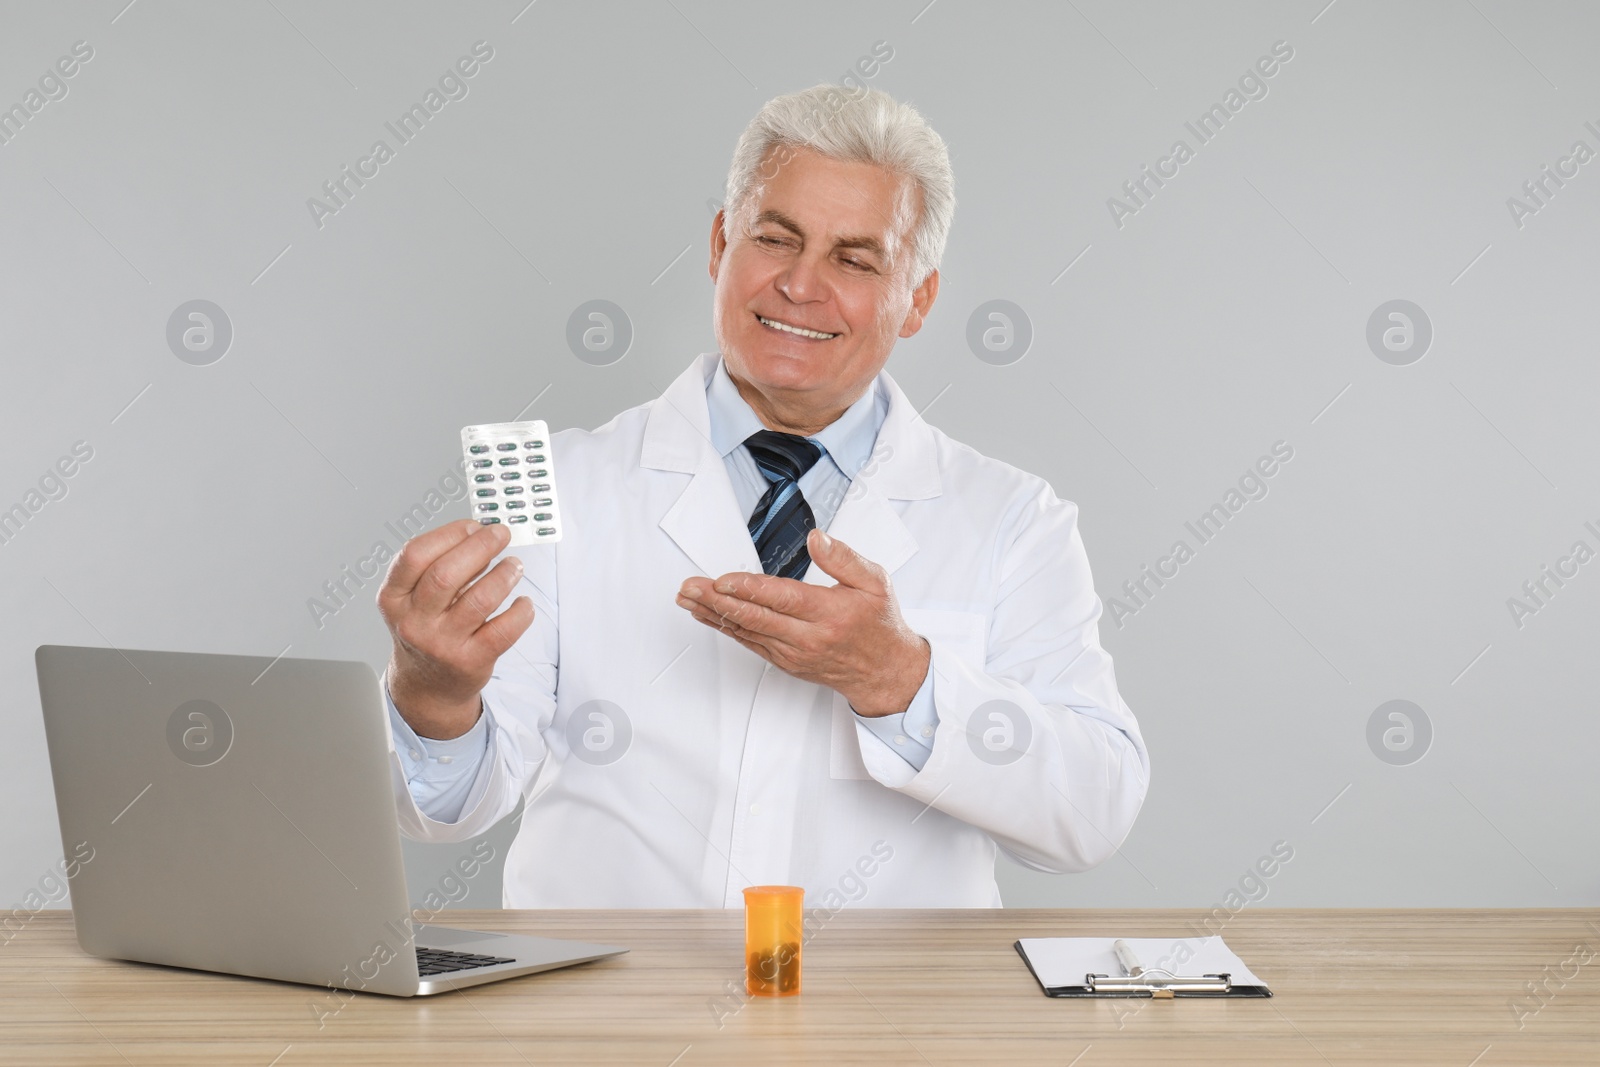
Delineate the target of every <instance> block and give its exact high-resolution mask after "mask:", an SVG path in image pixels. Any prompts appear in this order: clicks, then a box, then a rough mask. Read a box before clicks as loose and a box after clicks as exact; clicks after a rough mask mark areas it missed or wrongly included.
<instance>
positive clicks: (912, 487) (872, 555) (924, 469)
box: [805, 372, 942, 585]
mask: <svg viewBox="0 0 1600 1067" xmlns="http://www.w3.org/2000/svg"><path fill="white" fill-rule="evenodd" d="M881 377H882V383H883V386H884V388H885V389H886V390H887V391H888V394H889V411H888V413H887V414H886V415H885V416H884V419H883V426H882V427H880V428H879V430H878V437H877V440H876V441H875V442H873V446H872V455H871V457H870V458H869V459H868V460H867V463H866V465H865V466H864V467H862V468H861V470H859V471H857V472H856V473H855V476H854V478H853V479H852V480H851V483H850V489H849V491H848V492H847V493H846V494H845V499H844V502H843V503H842V504H840V506H839V510H838V512H837V513H836V514H835V515H834V517H833V522H832V523H831V524H830V525H829V527H828V534H829V535H830V536H832V537H837V538H838V539H839V540H841V541H843V542H844V543H845V544H847V545H849V546H850V547H851V548H852V549H854V550H855V551H856V552H857V554H859V555H861V556H863V557H865V558H866V559H869V560H872V561H873V562H874V563H877V564H878V565H880V566H881V567H883V569H884V570H885V571H887V572H888V573H889V574H893V573H894V572H895V571H896V570H897V569H898V568H899V567H900V566H901V565H903V564H904V563H905V562H906V560H908V559H910V558H911V557H912V556H913V555H915V554H916V551H917V539H916V538H915V537H913V536H912V534H911V531H910V530H908V529H907V528H906V524H905V523H904V522H903V521H901V518H900V516H899V515H898V514H896V513H895V510H894V508H893V507H892V506H891V505H890V503H889V501H890V500H926V499H928V498H930V497H936V496H938V495H940V493H941V492H942V484H941V480H940V477H939V457H938V453H937V451H936V449H935V444H934V439H933V431H932V430H930V429H929V428H928V424H927V423H925V422H923V421H922V416H921V415H919V414H917V411H916V409H915V408H914V407H912V405H911V401H910V400H909V399H908V398H907V397H906V395H905V393H904V392H902V391H901V389H900V386H899V384H898V383H897V382H896V381H895V380H894V379H893V378H891V377H889V375H888V373H887V372H885V373H884V374H883V375H882V376H881ZM805 580H806V581H807V582H810V583H811V584H813V585H833V584H834V580H833V579H832V578H831V577H829V576H828V575H827V574H825V573H824V572H823V570H822V568H820V567H818V566H817V565H816V563H815V562H813V563H812V564H811V567H810V569H809V570H807V571H806V578H805Z"/></svg>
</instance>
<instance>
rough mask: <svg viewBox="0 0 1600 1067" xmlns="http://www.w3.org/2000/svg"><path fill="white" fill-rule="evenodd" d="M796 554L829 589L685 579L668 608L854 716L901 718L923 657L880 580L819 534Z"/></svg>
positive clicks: (765, 579) (731, 577)
mask: <svg viewBox="0 0 1600 1067" xmlns="http://www.w3.org/2000/svg"><path fill="white" fill-rule="evenodd" d="M806 549H807V551H809V552H810V553H811V559H812V561H813V562H815V563H816V564H817V566H818V567H821V568H822V570H823V572H824V573H825V574H827V575H829V576H830V577H831V578H833V579H834V580H835V581H837V582H838V583H839V584H838V585H835V586H833V587H831V588H830V587H826V586H819V585H808V584H807V583H805V582H799V581H795V580H794V579H792V578H776V577H773V576H771V575H766V574H750V573H748V572H745V571H734V572H732V573H729V574H724V575H723V576H722V577H720V578H717V579H715V580H714V581H713V580H712V579H710V578H701V577H699V576H696V577H693V578H689V579H687V580H686V581H685V582H684V583H683V587H682V588H681V589H680V590H679V592H678V599H677V603H678V606H679V607H681V608H684V609H686V610H687V611H689V612H690V613H691V614H692V615H694V617H695V618H696V619H699V620H700V621H701V622H703V623H705V624H706V625H707V626H710V627H712V628H713V629H716V630H720V631H721V632H722V633H725V634H727V635H728V636H729V637H731V638H733V639H734V640H735V641H737V642H739V643H740V644H741V645H743V646H744V647H746V648H748V649H750V651H752V652H754V653H756V654H757V655H759V656H760V657H761V658H763V659H765V660H766V661H767V662H768V663H771V664H772V665H773V666H775V667H778V668H779V669H780V670H783V671H785V672H787V673H789V674H791V675H793V676H794V677H796V678H799V679H801V680H803V681H807V682H815V683H816V684H818V685H825V686H827V687H829V688H830V689H833V690H836V691H837V692H839V693H840V694H842V695H843V696H844V697H845V699H847V700H849V701H850V706H851V707H852V708H854V709H855V711H856V713H857V714H859V715H864V716H867V717H868V718H876V717H878V716H882V715H894V714H897V713H899V712H902V711H905V710H906V708H907V707H909V706H910V705H911V698H912V697H914V696H916V695H917V690H918V689H919V688H920V687H921V685H922V681H923V679H924V678H925V677H926V676H927V673H928V668H929V659H930V657H931V655H932V649H931V646H929V644H928V642H927V640H926V639H925V638H923V637H921V636H920V635H919V634H917V633H915V632H913V631H912V629H911V628H910V627H909V626H907V625H906V621H905V619H903V618H901V616H900V607H899V604H898V603H896V601H895V596H894V589H893V588H892V587H891V586H890V584H889V575H888V574H887V573H886V572H885V571H884V569H883V568H882V567H880V566H879V565H878V564H876V563H874V562H872V561H871V560H869V559H865V558H863V557H862V556H860V555H857V554H856V552H855V551H854V550H853V549H851V548H850V547H849V546H848V545H846V544H845V543H844V542H842V541H840V540H838V539H836V538H832V537H829V536H828V535H827V534H825V533H823V532H822V531H821V530H812V531H811V533H810V535H809V537H808V538H807V540H806Z"/></svg>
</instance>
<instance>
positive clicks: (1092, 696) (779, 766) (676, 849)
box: [393, 354, 1149, 909]
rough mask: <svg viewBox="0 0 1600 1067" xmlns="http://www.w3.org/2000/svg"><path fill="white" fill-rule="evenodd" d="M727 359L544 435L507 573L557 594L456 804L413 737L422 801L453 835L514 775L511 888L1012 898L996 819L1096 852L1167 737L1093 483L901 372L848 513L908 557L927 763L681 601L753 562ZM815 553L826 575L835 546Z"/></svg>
mask: <svg viewBox="0 0 1600 1067" xmlns="http://www.w3.org/2000/svg"><path fill="white" fill-rule="evenodd" d="M716 361H717V357H716V356H715V355H714V354H713V355H703V356H701V357H699V358H698V359H696V360H695V362H694V363H693V365H691V366H690V367H689V368H688V369H687V370H686V371H685V372H684V373H683V374H682V375H681V376H679V378H678V379H677V380H676V381H675V382H673V383H672V385H671V386H670V387H669V388H668V389H667V391H666V392H665V393H664V394H663V395H662V396H661V397H659V398H657V399H656V400H654V401H652V402H650V403H647V404H643V405H640V406H639V407H636V408H632V409H630V410H628V411H624V412H622V413H621V414H619V415H618V416H616V417H615V418H614V419H612V420H611V421H610V422H608V423H606V424H605V425H604V426H601V427H600V428H598V429H596V430H593V431H586V430H580V429H571V430H563V431H561V432H559V433H556V434H555V435H553V439H552V445H553V453H554V460H555V465H556V470H555V474H556V478H557V490H558V492H559V494H560V501H559V503H560V507H561V512H562V519H563V522H564V524H565V526H564V532H563V537H562V540H561V541H560V542H559V543H558V544H556V545H547V546H534V547H529V548H524V549H516V550H514V551H516V552H517V553H518V554H519V555H520V556H521V557H522V560H523V562H524V564H525V566H526V575H525V577H526V582H525V583H522V584H520V585H519V588H518V589H517V590H516V591H515V593H514V595H517V594H528V595H533V596H534V598H535V605H536V607H537V608H538V609H539V610H538V612H537V617H536V618H535V621H534V623H533V625H532V626H531V627H530V628H529V630H528V632H527V633H526V634H525V635H524V636H523V637H522V639H521V640H520V641H519V642H518V644H517V646H516V647H515V648H514V649H513V650H512V651H511V652H509V653H507V654H506V655H504V656H502V657H501V658H500V661H499V663H498V665H497V667H496V671H495V675H494V679H493V681H492V682H491V683H490V684H489V686H488V687H487V689H485V691H484V702H485V707H486V709H487V712H486V713H487V715H488V717H489V719H488V723H489V727H490V744H489V751H488V755H487V757H486V759H485V761H484V764H483V766H482V768H481V769H480V771H479V773H478V775H477V777H476V779H475V781H474V783H473V786H472V788H471V790H470V792H469V794H468V796H467V800H466V804H465V806H464V807H463V809H462V813H461V816H460V818H459V820H458V821H457V822H455V823H450V824H446V823H441V822H438V821H435V820H432V819H430V818H428V817H427V816H426V815H424V814H423V813H422V812H421V811H420V810H419V809H418V808H417V806H416V804H415V803H414V802H413V800H412V798H411V795H410V793H409V792H408V790H407V787H406V783H405V777H404V772H403V771H402V769H401V764H400V761H399V758H398V756H395V757H393V761H394V769H395V774H394V782H395V790H396V796H397V802H398V805H399V814H400V822H401V827H402V829H403V830H404V831H405V832H406V833H407V834H408V835H409V836H411V837H413V838H416V839H420V840H425V841H456V840H462V839H465V838H467V837H471V836H473V835H476V834H480V833H482V832H484V831H485V830H487V829H489V828H490V827H491V826H492V825H494V824H495V823H496V822H497V821H499V820H500V819H502V818H504V817H505V816H506V815H507V814H508V813H509V812H511V811H512V810H513V808H514V807H515V806H516V803H517V799H518V796H519V794H520V795H521V796H522V797H524V798H525V799H526V809H525V811H524V813H523V815H522V818H521V826H520V828H519V830H518V833H517V836H516V839H515V841H514V842H513V844H512V845H511V848H510V851H509V854H508V855H507V857H506V863H505V883H504V884H505V892H504V901H505V906H506V907H509V908H571V907H595V908H617V907H656V908H703V907H740V906H742V903H743V899H742V895H741V893H740V890H742V889H743V888H744V887H745V886H747V885H757V884H773V883H776V884H787V885H800V886H803V887H805V889H806V902H807V906H808V907H817V906H825V907H828V908H830V909H837V908H838V907H839V906H841V905H842V904H843V903H844V902H846V901H860V903H861V905H862V906H865V907H998V906H1000V897H999V891H998V888H997V886H996V884H995V878H994V861H995V850H996V848H997V847H998V848H1000V849H1004V850H1005V851H1006V852H1007V853H1008V854H1009V855H1010V856H1012V857H1013V858H1015V859H1017V860H1018V861H1020V862H1021V863H1023V864H1025V865H1027V866H1029V867H1032V868H1035V869H1038V870H1041V871H1048V872H1068V871H1081V870H1085V869H1087V868H1089V867H1092V866H1094V865H1095V864H1098V863H1100V862H1101V861H1102V860H1104V859H1106V858H1107V857H1108V856H1109V855H1111V853H1112V852H1113V851H1114V850H1115V849H1116V848H1117V847H1118V846H1119V845H1120V844H1121V843H1122V841H1123V839H1124V838H1125V837H1126V835H1127V833H1128V831H1129V829H1130V827H1131V826H1132V825H1133V820H1134V817H1135V816H1136V815H1137V814H1138V811H1139V808H1140V805H1141V804H1142V803H1143V801H1144V796H1145V791H1146V789H1147V786H1148V782H1149V759H1148V755H1147V753H1146V751H1145V746H1144V742H1143V740H1142V739H1141V737H1140V734H1139V728H1138V724H1137V723H1136V722H1135V721H1134V717H1133V714H1132V713H1131V712H1130V711H1129V710H1128V707H1127V705H1126V704H1125V703H1123V701H1122V699H1121V697H1120V696H1119V695H1118V693H1117V685H1116V679H1115V676H1114V674H1113V672H1112V664H1111V658H1110V656H1108V655H1107V654H1106V653H1105V651H1104V650H1102V649H1101V647H1100V644H1099V638H1098V629H1097V620H1098V619H1099V617H1100V611H1101V605H1100V601H1099V599H1098V598H1097V597H1096V596H1095V594H1094V590H1093V588H1092V586H1091V582H1090V575H1089V565H1088V559H1087V557H1086V555H1085V553H1084V548H1083V544H1082V541H1081V540H1080V539H1079V536H1078V530H1077V508H1076V506H1075V505H1073V504H1071V503H1069V502H1065V501H1061V500H1058V499H1057V498H1056V496H1055V494H1054V493H1053V492H1052V491H1051V489H1050V486H1049V485H1048V484H1047V483H1045V482H1044V481H1043V480H1042V479H1040V478H1037V477H1035V476H1033V475H1030V474H1027V473H1024V472H1023V471H1020V470H1017V469H1016V468H1014V467H1011V466H1009V465H1007V464H1005V463H1001V462H999V461H997V460H993V459H989V458H986V457H984V456H982V455H980V454H978V453H977V452H976V451H974V450H973V449H971V448H969V447H967V446H966V445H963V444H960V443H958V442H956V441H952V440H951V439H950V438H948V437H946V436H945V435H944V434H943V433H942V432H940V431H939V430H936V429H934V428H933V427H931V426H929V425H928V424H927V423H926V422H925V421H923V420H922V419H921V418H920V417H919V416H918V415H917V413H916V411H915V409H914V408H913V407H912V405H911V403H910V401H909V400H907V398H906V396H905V394H904V393H903V392H902V391H901V390H900V387H899V386H898V385H896V384H895V383H894V380H893V379H892V378H889V377H888V375H887V374H885V375H884V379H885V381H884V385H885V387H886V389H887V390H888V393H889V395H890V398H891V400H890V406H889V411H888V414H887V416H886V417H885V419H884V423H883V426H882V429H881V430H880V432H879V435H878V440H877V443H876V446H875V448H874V453H873V460H872V461H870V462H869V463H868V465H867V466H866V467H865V468H863V470H862V471H860V472H859V473H858V474H857V475H856V477H855V480H854V482H853V484H852V487H851V492H850V493H849V495H848V496H847V497H846V499H845V501H844V502H843V504H842V505H841V506H840V508H839V511H838V513H837V515H836V516H835V517H834V520H833V522H832V524H831V526H830V528H829V531H828V532H829V533H830V534H831V535H832V536H834V537H837V538H839V539H840V540H842V541H843V542H845V543H846V544H848V545H850V546H851V547H852V548H854V549H855V550H856V551H857V552H859V553H860V554H862V555H863V556H865V557H866V558H868V559H871V560H874V561H876V562H877V563H879V564H881V565H882V566H883V567H884V569H885V570H887V571H888V572H889V574H890V576H891V579H892V581H893V584H894V589H895V592H896V595H897V596H898V598H899V603H900V608H901V612H902V614H903V615H904V617H905V619H906V621H907V622H908V623H909V624H910V626H911V627H912V628H913V629H914V630H916V631H917V632H918V633H920V634H922V635H923V636H924V637H926V638H927V639H928V641H929V642H930V644H931V646H932V650H933V651H932V659H931V663H930V670H932V671H933V673H934V680H933V683H934V699H935V706H936V707H937V709H938V718H939V725H938V728H937V731H936V732H935V733H934V736H933V742H932V744H933V750H932V754H931V755H930V756H929V758H928V760H927V763H926V766H925V767H924V768H923V769H922V770H921V771H920V772H919V771H918V770H916V768H915V767H913V766H912V765H911V764H910V763H909V762H907V761H906V760H905V759H903V758H902V757H901V756H900V755H899V754H898V753H897V752H896V751H895V748H894V746H893V744H891V743H889V742H886V741H884V740H882V739H880V738H879V737H878V736H877V735H875V734H874V733H872V732H871V731H869V730H868V729H866V728H865V727H864V726H863V725H861V723H860V722H859V721H857V717H856V715H855V713H854V712H853V711H852V710H851V709H850V707H849V704H848V703H847V702H846V701H845V699H844V698H843V697H841V696H840V695H838V694H837V693H836V692H834V691H833V690H831V689H828V688H825V687H822V686H818V685H815V684H812V683H810V682H803V681H800V680H798V679H796V678H794V677H791V676H790V675H788V674H785V673H784V672H783V671H782V670H779V669H778V668H776V667H772V666H769V665H768V664H767V663H766V661H765V660H763V659H761V658H760V657H759V656H757V655H756V654H755V653H754V652H751V651H749V650H748V649H746V648H744V647H743V646H741V645H739V644H738V643H737V642H736V641H734V640H732V639H731V638H729V637H727V636H725V635H723V634H719V633H717V632H716V631H714V630H712V629H711V628H709V627H707V626H704V625H702V624H701V623H699V622H696V621H695V620H694V619H693V618H692V617H691V616H690V615H689V614H688V612H686V611H685V610H683V609H682V608H680V607H678V606H677V605H676V604H675V603H674V597H675V595H676V593H677V591H678V587H679V585H680V584H681V583H682V582H683V580H684V579H685V578H686V577H688V576H690V575H692V574H701V575H706V576H709V577H717V576H720V575H722V574H725V573H727V572H729V571H750V572H756V573H759V572H760V570H761V567H760V564H759V563H758V561H757V558H756V552H755V547H754V545H753V544H752V543H751V539H750V535H749V533H748V532H747V531H746V529H745V523H744V520H743V517H742V516H741V515H740V514H739V511H738V507H737V505H736V503H735V499H734V493H733V489H732V486H731V484H730V482H729V479H728V473H727V469H726V466H725V464H724V462H723V460H722V458H721V457H720V456H718V455H717V453H716V450H715V449H714V448H713V447H712V445H711V443H710V440H709V437H708V426H709V419H708V414H707V408H706V397H705V388H706V383H707V381H708V380H709V375H710V374H711V372H712V371H713V370H714V369H715V367H716ZM805 580H806V581H807V582H810V583H814V584H820V585H832V584H833V582H834V580H833V579H832V578H830V577H828V576H827V575H826V574H824V573H823V572H822V570H821V569H820V568H819V567H817V565H816V564H815V563H813V564H812V566H811V569H810V571H809V572H808V573H807V575H806V578H805ZM527 583H532V588H530V586H529V585H528V584H527ZM595 701H606V702H609V703H608V704H596V703H593V702H595ZM995 701H1004V702H1008V703H1002V704H994V703H991V702H995ZM986 705H987V707H985V706H986ZM616 709H621V711H620V714H619V713H618V712H617V710H616ZM997 709H998V710H997ZM575 717H576V721H575ZM1024 737H1025V738H1027V747H1026V751H1025V752H1023V753H1022V754H1021V755H1020V756H1018V755H1016V750H1019V749H1020V747H1021V746H1020V744H1019V741H1020V739H1021V738H1024ZM575 746H577V751H575V750H574V748H575Z"/></svg>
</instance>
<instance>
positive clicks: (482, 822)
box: [390, 545, 560, 842]
mask: <svg viewBox="0 0 1600 1067" xmlns="http://www.w3.org/2000/svg"><path fill="white" fill-rule="evenodd" d="M557 550H558V546H555V545H535V546H531V547H529V548H524V549H517V550H514V551H515V552H516V554H517V555H518V556H519V557H521V559H522V563H523V575H522V581H520V582H518V583H517V585H516V587H515V588H513V589H512V590H511V593H510V594H509V595H508V596H507V597H506V602H505V603H504V604H502V605H501V608H502V610H503V609H504V608H505V607H507V606H509V604H510V603H511V601H513V600H515V599H516V598H517V597H519V596H528V597H531V598H532V600H533V613H534V615H533V624H532V625H531V626H529V627H528V630H527V632H526V633H524V634H523V635H522V637H521V638H519V639H518V641H517V643H516V644H515V645H513V646H512V647H511V650H510V651H509V652H507V653H506V654H505V655H503V656H501V657H500V660H499V662H498V663H496V664H495V669H494V675H493V676H492V677H491V678H490V680H489V684H488V685H487V686H485V687H484V690H483V715H484V718H485V719H486V720H487V723H488V728H489V731H488V732H489V740H488V745H487V746H486V748H485V749H484V750H483V752H482V758H481V760H480V761H479V764H478V768H477V773H476V775H475V776H474V777H473V781H472V785H471V786H470V787H469V788H468V790H467V795H466V799H465V800H464V802H463V803H462V806H461V813H460V815H459V817H458V818H457V819H456V820H455V821H454V822H443V821H440V820H437V819H434V818H431V817H430V816H429V815H428V814H427V813H425V812H424V811H423V810H422V807H421V806H419V805H418V803H417V800H418V797H423V798H426V796H427V790H426V785H425V783H424V782H423V781H422V779H421V778H420V777H416V776H414V780H415V781H416V783H417V786H416V790H417V791H416V795H413V792H412V788H411V787H410V786H408V784H407V764H406V761H405V760H404V759H403V758H402V756H401V754H400V753H399V752H398V751H397V750H396V749H395V737H394V733H395V727H394V724H393V722H391V723H390V747H391V751H390V772H391V773H390V779H391V782H392V784H393V786H394V792H395V805H396V808H397V810H398V812H399V817H400V829H401V832H402V833H404V834H405V835H406V836H407V837H410V838H412V839H413V840H417V841H435V842H438V841H465V840H467V839H468V838H471V837H476V836H477V835H479V834H481V833H483V832H485V831H486V830H488V829H489V828H490V827H492V826H494V824H495V823H497V822H499V821H500V820H501V819H503V818H505V817H506V816H507V815H509V814H510V813H511V812H512V810H513V809H515V808H516V806H517V798H518V797H519V796H521V797H523V798H524V799H526V800H531V799H532V795H533V793H534V792H535V790H536V787H537V784H538V780H539V777H540V774H541V772H542V770H543V769H544V767H545V765H546V764H548V763H549V762H550V751H549V746H548V745H546V744H545V741H544V737H543V736H542V731H543V730H544V729H545V728H547V727H548V726H549V725H550V723H551V721H552V720H553V719H554V717H555V709H556V674H557V669H558V666H559V649H560V646H559V644H558V642H557V639H556V633H557V631H556V621H557V607H556V600H557V598H556V556H555V554H556V552H557Z"/></svg>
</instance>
